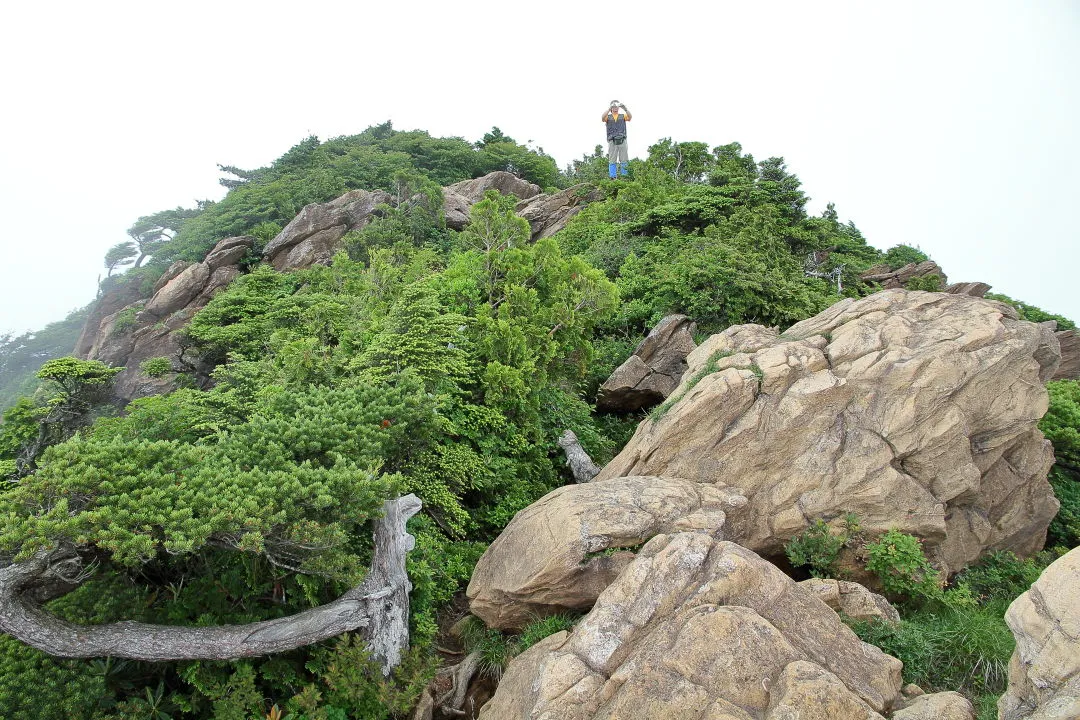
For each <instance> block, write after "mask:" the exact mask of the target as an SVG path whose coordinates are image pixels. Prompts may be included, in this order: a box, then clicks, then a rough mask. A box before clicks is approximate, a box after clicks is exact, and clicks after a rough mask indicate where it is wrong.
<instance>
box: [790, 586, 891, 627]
mask: <svg viewBox="0 0 1080 720" xmlns="http://www.w3.org/2000/svg"><path fill="white" fill-rule="evenodd" d="M799 585H801V586H802V587H804V588H806V589H807V590H809V591H810V592H812V593H814V595H816V596H817V597H818V598H819V599H820V600H821V601H822V602H823V603H825V604H826V605H828V606H829V607H831V608H832V609H833V610H836V611H837V612H842V613H844V614H845V615H847V616H848V617H850V618H854V619H855V620H881V621H882V622H887V623H898V622H900V613H898V612H897V611H896V608H894V607H893V606H892V605H891V604H890V603H889V601H888V600H886V599H885V598H883V597H882V596H881V595H878V594H877V593H873V592H870V591H869V590H867V589H866V588H865V587H863V586H862V585H860V584H859V583H856V582H849V581H847V580H833V579H831V578H828V579H824V578H810V579H809V580H803V581H802V582H800V583H799Z"/></svg>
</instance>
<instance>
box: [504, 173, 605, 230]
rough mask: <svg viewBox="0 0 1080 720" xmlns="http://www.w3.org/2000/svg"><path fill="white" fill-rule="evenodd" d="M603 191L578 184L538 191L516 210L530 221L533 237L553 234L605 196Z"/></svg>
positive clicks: (522, 202)
mask: <svg viewBox="0 0 1080 720" xmlns="http://www.w3.org/2000/svg"><path fill="white" fill-rule="evenodd" d="M601 197H602V195H601V193H600V191H599V190H598V189H596V188H593V187H591V186H589V185H584V184H581V185H574V186H573V187H569V188H567V189H565V190H562V191H560V192H557V193H555V194H554V195H537V196H536V197H533V198H528V199H525V200H522V201H521V202H519V203H518V204H517V207H516V208H515V212H517V214H518V215H520V216H521V217H523V218H525V219H526V220H528V221H529V227H530V228H531V230H532V240H533V241H536V240H540V239H542V238H546V237H551V236H552V235H554V234H555V233H557V232H559V231H560V230H562V229H563V228H564V227H566V223H568V222H570V218H572V217H574V216H575V215H577V214H578V213H579V212H581V210H582V208H584V207H585V206H586V205H588V204H589V203H591V202H596V201H597V200H599V199H601Z"/></svg>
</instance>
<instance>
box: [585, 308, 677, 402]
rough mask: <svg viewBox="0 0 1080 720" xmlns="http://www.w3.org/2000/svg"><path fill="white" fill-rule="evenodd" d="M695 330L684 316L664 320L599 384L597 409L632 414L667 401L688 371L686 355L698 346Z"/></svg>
mask: <svg viewBox="0 0 1080 720" xmlns="http://www.w3.org/2000/svg"><path fill="white" fill-rule="evenodd" d="M696 329H697V325H696V324H695V323H694V321H693V320H691V319H690V318H688V317H686V316H685V315H668V316H667V317H666V318H664V319H663V320H661V321H660V322H659V323H658V324H657V326H656V327H654V328H653V329H652V330H651V331H650V332H649V334H648V335H647V336H646V337H645V339H644V340H642V341H641V343H640V344H639V345H638V346H637V349H636V350H634V354H633V355H631V356H630V357H629V358H628V359H627V360H626V362H624V363H623V364H622V365H620V366H619V367H618V368H616V369H615V372H613V373H612V374H611V377H609V378H608V379H607V380H606V381H605V382H604V384H603V385H601V386H600V390H599V392H598V393H597V396H596V409H597V410H599V411H600V412H618V413H629V412H634V411H636V410H640V409H641V408H644V407H652V406H653V405H659V404H660V403H662V402H663V401H664V400H666V399H667V397H668V396H669V395H671V393H672V392H673V391H674V390H675V388H676V387H678V385H679V380H680V379H681V378H682V376H683V373H684V372H686V368H687V364H686V356H687V355H689V354H690V353H691V352H693V351H694V350H696V349H697V343H695V342H694V332H695V330H696Z"/></svg>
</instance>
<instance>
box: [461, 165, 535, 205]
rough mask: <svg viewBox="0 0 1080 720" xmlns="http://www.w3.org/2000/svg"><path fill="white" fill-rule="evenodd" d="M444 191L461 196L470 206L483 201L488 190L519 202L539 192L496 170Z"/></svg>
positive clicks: (527, 184) (512, 175) (518, 179)
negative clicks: (511, 196) (510, 196)
mask: <svg viewBox="0 0 1080 720" xmlns="http://www.w3.org/2000/svg"><path fill="white" fill-rule="evenodd" d="M444 190H447V191H449V192H452V193H454V194H456V195H460V196H462V197H463V198H465V199H466V200H468V201H469V203H470V204H475V203H478V202H480V201H481V200H483V199H484V193H486V192H487V191H488V190H497V191H498V192H499V194H500V195H513V196H514V197H516V198H517V199H519V200H527V199H529V198H531V197H536V196H537V195H539V194H540V192H541V190H540V186H539V185H534V184H533V183H531V182H529V181H527V180H522V179H521V178H519V177H518V176H517V175H514V174H513V173H508V172H506V171H504V170H496V171H495V172H492V173H488V174H487V175H484V176H483V177H478V178H475V179H473V180H462V181H461V182H457V183H454V184H453V185H447V186H446V187H445V188H444Z"/></svg>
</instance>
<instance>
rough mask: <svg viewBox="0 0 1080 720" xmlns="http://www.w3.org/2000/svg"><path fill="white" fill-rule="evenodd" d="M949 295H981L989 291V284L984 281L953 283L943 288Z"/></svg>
mask: <svg viewBox="0 0 1080 720" xmlns="http://www.w3.org/2000/svg"><path fill="white" fill-rule="evenodd" d="M945 292H947V293H949V294H950V295H970V296H971V297H983V296H984V295H986V293H988V292H990V285H987V284H986V283H984V282H963V283H953V284H952V285H950V286H949V287H947V288H945Z"/></svg>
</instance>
